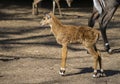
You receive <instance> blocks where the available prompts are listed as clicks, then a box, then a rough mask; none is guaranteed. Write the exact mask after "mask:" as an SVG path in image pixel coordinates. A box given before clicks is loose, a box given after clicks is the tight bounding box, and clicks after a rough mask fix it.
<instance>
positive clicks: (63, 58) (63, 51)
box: [59, 45, 67, 75]
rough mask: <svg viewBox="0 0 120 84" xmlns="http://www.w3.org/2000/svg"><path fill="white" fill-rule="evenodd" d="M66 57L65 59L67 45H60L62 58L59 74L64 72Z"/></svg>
mask: <svg viewBox="0 0 120 84" xmlns="http://www.w3.org/2000/svg"><path fill="white" fill-rule="evenodd" d="M66 59H67V45H62V60H61V68H60V71H59V74H60V75H64V74H65V66H66Z"/></svg>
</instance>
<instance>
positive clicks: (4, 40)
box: [0, 5, 120, 84]
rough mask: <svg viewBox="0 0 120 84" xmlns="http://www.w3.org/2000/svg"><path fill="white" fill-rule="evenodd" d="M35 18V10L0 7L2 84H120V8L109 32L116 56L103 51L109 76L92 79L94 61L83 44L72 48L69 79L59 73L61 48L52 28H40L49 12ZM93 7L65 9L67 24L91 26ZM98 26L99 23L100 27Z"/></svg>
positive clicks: (69, 61)
mask: <svg viewBox="0 0 120 84" xmlns="http://www.w3.org/2000/svg"><path fill="white" fill-rule="evenodd" d="M39 11H40V14H39V15H38V16H32V15H31V7H21V6H16V5H11V6H8V7H4V8H0V84H24V83H27V84H120V8H119V9H118V10H117V12H116V13H115V15H114V18H113V19H112V20H111V23H110V25H109V26H108V29H107V35H108V39H109V42H110V45H111V48H112V49H114V50H115V51H116V52H115V53H114V54H112V55H109V54H108V53H106V52H104V47H103V41H102V38H100V40H99V42H98V44H97V47H98V49H99V50H100V51H101V55H102V58H103V66H104V69H105V72H106V74H107V77H103V78H95V79H94V78H92V68H91V67H92V65H93V58H92V56H90V55H89V54H87V53H86V50H85V49H84V48H83V47H82V46H80V45H79V44H72V45H69V47H68V48H69V53H68V59H67V71H66V76H64V77H62V76H60V75H59V74H58V71H59V68H60V60H61V57H60V55H61V46H60V45H58V44H57V43H56V41H55V38H54V36H53V35H52V34H51V33H50V28H49V27H42V26H40V25H39V21H40V20H41V18H42V16H43V15H44V13H46V12H49V11H48V10H47V9H41V10H39ZM91 11H92V10H91V8H63V9H62V12H63V17H60V16H59V15H58V12H57V14H56V16H57V17H59V19H60V20H61V21H62V22H63V23H64V24H74V25H87V22H88V18H89V17H90V14H91V13H90V12H91ZM96 27H98V24H96Z"/></svg>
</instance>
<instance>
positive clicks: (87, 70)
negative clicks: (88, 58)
mask: <svg viewBox="0 0 120 84" xmlns="http://www.w3.org/2000/svg"><path fill="white" fill-rule="evenodd" d="M77 69H80V72H76V73H70V74H66V75H65V76H73V75H80V74H85V73H92V72H93V69H92V67H85V68H77ZM104 72H105V74H106V76H107V77H108V76H113V75H117V74H118V75H119V74H120V71H119V70H104ZM98 73H99V71H98Z"/></svg>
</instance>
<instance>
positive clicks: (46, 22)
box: [40, 14, 52, 26]
mask: <svg viewBox="0 0 120 84" xmlns="http://www.w3.org/2000/svg"><path fill="white" fill-rule="evenodd" d="M51 20H52V18H51V16H50V14H46V15H45V16H44V17H43V19H42V20H41V21H40V25H41V26H44V25H49V24H50V22H51Z"/></svg>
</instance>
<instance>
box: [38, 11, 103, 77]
mask: <svg viewBox="0 0 120 84" xmlns="http://www.w3.org/2000/svg"><path fill="white" fill-rule="evenodd" d="M40 24H41V25H42V26H43V25H49V26H50V27H51V31H52V33H53V35H54V36H55V38H56V41H57V43H59V44H60V45H62V61H61V68H60V72H59V73H60V74H61V75H64V74H65V67H66V59H67V46H68V44H70V43H82V44H83V46H84V47H85V48H86V49H87V50H88V51H89V53H90V54H91V55H92V56H93V57H94V67H93V68H94V73H93V77H97V76H98V75H97V65H98V63H99V67H100V72H101V73H100V75H101V76H103V75H104V74H103V69H102V59H101V56H100V53H99V51H98V50H97V48H96V47H95V44H96V42H97V40H98V38H99V35H100V32H99V31H98V30H96V29H94V28H93V29H92V28H90V27H82V26H74V25H63V24H62V23H61V22H60V21H59V20H58V19H57V18H56V17H55V16H54V14H53V13H49V14H46V15H45V17H44V18H43V19H42V21H41V22H40Z"/></svg>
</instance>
